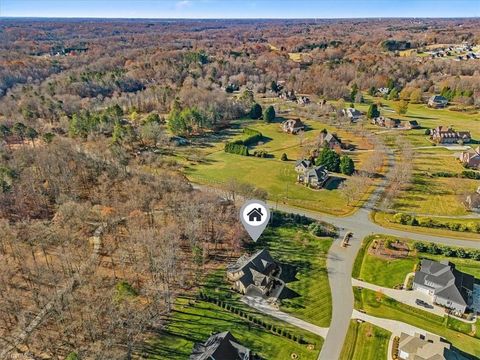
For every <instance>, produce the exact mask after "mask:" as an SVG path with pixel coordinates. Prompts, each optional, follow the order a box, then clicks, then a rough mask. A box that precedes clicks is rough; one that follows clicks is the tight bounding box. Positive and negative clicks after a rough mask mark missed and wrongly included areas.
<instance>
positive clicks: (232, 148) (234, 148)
mask: <svg viewBox="0 0 480 360" xmlns="http://www.w3.org/2000/svg"><path fill="white" fill-rule="evenodd" d="M225 152H227V153H231V154H237V155H243V156H248V155H249V154H248V147H246V146H245V145H243V144H241V143H238V142H227V143H226V144H225Z"/></svg>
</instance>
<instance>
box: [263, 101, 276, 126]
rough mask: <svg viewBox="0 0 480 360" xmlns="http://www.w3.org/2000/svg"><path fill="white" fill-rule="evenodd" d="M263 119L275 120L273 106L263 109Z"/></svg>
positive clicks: (267, 120) (268, 121)
mask: <svg viewBox="0 0 480 360" xmlns="http://www.w3.org/2000/svg"><path fill="white" fill-rule="evenodd" d="M263 120H264V121H265V122H267V123H271V122H272V121H273V120H275V109H274V108H273V106H271V105H270V106H269V107H268V108H266V109H265V111H264V112H263Z"/></svg>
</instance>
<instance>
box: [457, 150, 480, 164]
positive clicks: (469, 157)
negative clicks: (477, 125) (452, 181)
mask: <svg viewBox="0 0 480 360" xmlns="http://www.w3.org/2000/svg"><path fill="white" fill-rule="evenodd" d="M459 160H460V161H461V163H462V164H463V165H464V166H466V167H469V168H474V169H480V146H477V148H476V149H473V150H469V151H464V152H462V153H461V154H460V156H459Z"/></svg>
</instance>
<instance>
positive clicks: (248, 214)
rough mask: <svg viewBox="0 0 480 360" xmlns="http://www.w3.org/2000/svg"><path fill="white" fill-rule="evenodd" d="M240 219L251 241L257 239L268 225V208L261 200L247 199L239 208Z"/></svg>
mask: <svg viewBox="0 0 480 360" xmlns="http://www.w3.org/2000/svg"><path fill="white" fill-rule="evenodd" d="M240 220H241V221H242V224H243V227H244V228H245V230H247V233H248V234H249V235H250V237H251V238H252V240H253V241H257V240H258V238H259V237H260V235H262V233H263V231H264V230H265V228H266V227H267V225H268V221H269V220H270V210H269V208H268V206H267V204H265V203H264V202H263V201H260V200H255V199H252V200H248V201H247V202H246V203H245V204H243V206H242V208H241V209H240Z"/></svg>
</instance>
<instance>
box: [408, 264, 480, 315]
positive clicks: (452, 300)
mask: <svg viewBox="0 0 480 360" xmlns="http://www.w3.org/2000/svg"><path fill="white" fill-rule="evenodd" d="M474 283H475V278H474V277H473V276H472V275H469V274H465V273H463V272H461V271H458V270H457V269H455V265H454V264H452V263H449V262H448V261H445V262H443V261H442V262H438V261H433V260H427V259H424V260H422V261H421V263H420V270H419V271H417V272H415V277H414V279H413V289H414V290H418V291H421V292H424V293H426V294H428V295H430V296H431V297H432V300H433V302H434V303H436V304H438V305H441V306H443V307H445V308H447V309H450V310H452V311H453V312H454V313H455V314H457V315H462V314H464V313H465V312H466V311H467V309H469V308H470V306H471V305H472V302H473V299H472V295H473V285H474Z"/></svg>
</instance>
